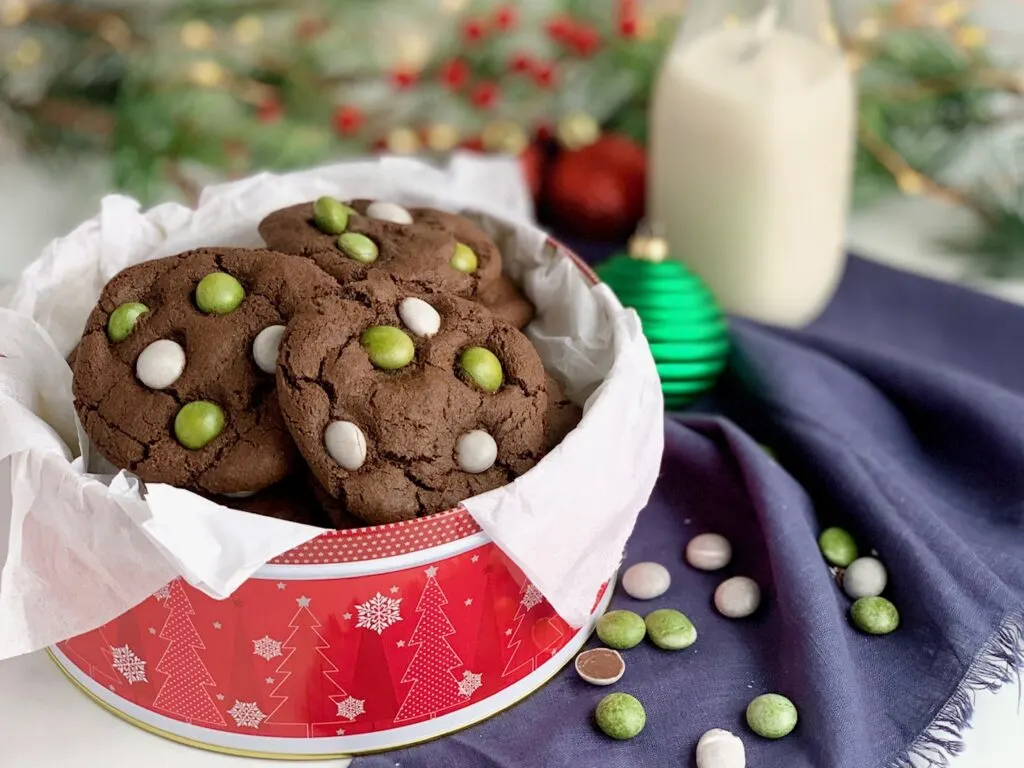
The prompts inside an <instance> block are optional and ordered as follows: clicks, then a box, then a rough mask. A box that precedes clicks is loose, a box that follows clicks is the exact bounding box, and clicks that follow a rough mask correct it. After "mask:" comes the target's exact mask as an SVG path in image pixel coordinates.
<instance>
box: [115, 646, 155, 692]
mask: <svg viewBox="0 0 1024 768" xmlns="http://www.w3.org/2000/svg"><path fill="white" fill-rule="evenodd" d="M110 653H111V654H112V655H113V657H114V661H113V663H112V664H111V666H113V667H114V669H116V670H117V671H118V672H120V673H121V674H122V675H124V679H125V680H127V681H128V684H129V685H133V684H134V683H148V682H149V680H147V679H146V662H145V661H143V660H142V659H140V658H139V657H138V656H136V655H135V651H133V650H132V649H131V648H129V647H128V646H127V645H122V646H121V647H119V648H115V647H114V646H111V647H110Z"/></svg>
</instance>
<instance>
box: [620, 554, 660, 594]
mask: <svg viewBox="0 0 1024 768" xmlns="http://www.w3.org/2000/svg"><path fill="white" fill-rule="evenodd" d="M671 583H672V577H671V576H670V575H669V572H668V569H667V568H666V567H665V566H663V565H661V564H660V563H637V564H636V565H631V566H630V567H629V568H627V569H626V572H625V573H624V574H622V588H623V589H624V590H626V594H627V595H629V596H630V597H633V598H636V599H637V600H653V599H654V598H656V597H660V596H661V595H663V594H665V592H667V591H668V586H669V584H671Z"/></svg>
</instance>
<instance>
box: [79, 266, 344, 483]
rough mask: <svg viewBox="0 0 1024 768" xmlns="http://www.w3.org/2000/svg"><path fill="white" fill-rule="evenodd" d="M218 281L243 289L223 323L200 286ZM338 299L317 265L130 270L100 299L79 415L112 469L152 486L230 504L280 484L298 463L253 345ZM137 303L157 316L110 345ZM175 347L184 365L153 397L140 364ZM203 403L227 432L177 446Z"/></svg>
mask: <svg viewBox="0 0 1024 768" xmlns="http://www.w3.org/2000/svg"><path fill="white" fill-rule="evenodd" d="M214 272H224V273H227V274H228V275H231V276H232V277H233V278H235V279H236V280H237V281H238V282H239V283H240V284H241V286H242V288H243V289H244V291H245V296H244V298H243V299H242V301H241V303H240V304H239V305H238V306H237V307H236V308H234V309H233V310H232V311H229V312H227V313H224V314H216V313H213V312H203V311H202V310H200V309H199V307H198V306H197V304H196V287H197V285H198V284H199V282H200V281H201V280H202V279H203V278H204V277H205V276H207V275H209V274H211V273H214ZM337 290H338V287H337V284H336V283H335V282H334V281H333V280H331V279H330V278H329V277H328V276H327V275H325V274H324V273H323V272H322V271H321V270H319V269H318V268H317V267H316V266H315V265H314V264H312V263H311V262H309V261H307V260H305V259H300V258H298V257H292V256H285V255H282V254H278V253H272V252H270V251H263V250H248V249H236V248H202V249H198V250H195V251H188V252H186V253H183V254H180V255H178V256H170V257H167V258H162V259H157V260H154V261H149V262H145V263H142V264H138V265H135V266H132V267H129V268H128V269H125V270H124V271H122V272H121V273H119V274H118V275H117V276H116V277H114V278H113V279H112V280H111V281H110V282H109V283H108V284H107V285H106V287H105V288H104V289H103V292H102V294H101V296H100V299H99V302H98V304H97V306H96V307H95V309H94V310H93V312H92V314H91V315H90V317H89V320H88V323H87V324H86V329H85V334H84V336H83V338H82V341H81V344H80V345H79V347H78V350H77V352H76V354H75V361H74V371H75V375H74V395H75V408H76V410H77V411H78V415H79V418H80V419H81V421H82V425H83V427H84V429H85V431H86V433H87V434H88V435H89V437H90V439H91V440H92V442H93V443H94V444H95V446H96V449H97V450H98V451H99V452H100V453H101V454H102V455H103V456H104V457H106V458H107V459H108V460H109V461H110V462H111V463H113V464H114V465H115V466H118V467H121V468H123V469H127V470H130V471H132V472H134V473H135V474H136V475H138V476H139V477H140V478H141V479H142V480H144V481H146V482H153V483H169V484H171V485H176V486H179V487H184V488H190V489H193V490H197V491H201V492H206V493H214V494H228V493H240V492H251V491H258V490H260V489H262V488H265V487H268V486H270V485H272V484H274V483H276V482H278V481H280V480H282V479H284V478H285V477H287V476H288V475H290V474H291V473H292V472H293V470H294V469H295V468H296V467H298V466H300V464H301V461H300V459H299V456H298V453H297V451H296V448H295V445H294V443H293V441H292V439H291V436H290V435H289V434H288V431H287V429H286V427H285V425H284V421H283V420H282V418H281V413H280V409H279V407H278V402H277V396H276V388H275V387H276V380H275V376H274V374H273V372H270V373H267V372H265V371H264V370H263V369H261V367H260V366H259V365H258V364H257V362H256V360H255V359H254V356H253V341H254V340H255V338H256V336H257V335H258V334H259V333H260V332H261V331H263V330H264V329H266V328H268V327H269V326H274V325H285V324H286V323H287V322H288V321H289V320H290V319H291V317H292V316H293V315H295V314H296V313H297V312H298V311H299V310H300V309H301V308H302V307H303V306H304V305H305V304H306V302H307V301H309V300H311V299H312V298H314V297H317V296H322V295H325V294H327V293H330V292H336V291H337ZM134 302H138V303H141V304H144V305H145V306H146V307H148V310H149V311H147V312H144V313H143V314H141V315H140V316H139V317H138V319H137V320H136V322H135V324H134V328H133V330H132V331H131V332H130V333H129V334H128V335H127V337H126V338H124V339H123V340H122V341H117V342H115V341H112V340H111V338H110V336H109V335H108V322H109V321H110V317H111V315H112V313H114V311H115V310H116V309H117V308H118V307H121V306H122V305H125V304H131V303H134ZM168 341H169V342H174V343H175V344H177V345H178V347H180V349H181V350H182V351H183V352H184V367H183V369H181V371H180V374H179V375H178V376H177V377H176V378H175V379H174V380H173V382H172V383H170V384H169V385H167V386H164V387H163V388H160V389H155V388H152V385H150V386H147V385H146V384H144V383H143V382H142V381H141V380H140V378H139V377H138V375H137V366H138V365H139V362H138V361H139V357H140V355H141V354H142V353H143V351H144V350H147V349H150V348H151V346H152V345H153V344H154V342H164V343H166V342H168ZM172 346H173V345H172ZM144 378H145V377H144ZM196 401H206V402H209V403H213V404H216V405H217V406H218V407H219V408H220V410H221V411H222V413H223V426H222V427H221V428H220V429H219V431H218V433H217V434H215V436H213V437H212V439H210V440H209V441H208V442H207V443H206V444H205V445H203V446H202V447H200V448H198V449H190V448H187V447H185V445H183V444H182V442H179V440H178V439H177V438H176V433H175V420H176V416H177V415H178V412H179V411H180V410H181V409H182V408H183V407H184V406H185V405H186V404H189V403H193V402H196Z"/></svg>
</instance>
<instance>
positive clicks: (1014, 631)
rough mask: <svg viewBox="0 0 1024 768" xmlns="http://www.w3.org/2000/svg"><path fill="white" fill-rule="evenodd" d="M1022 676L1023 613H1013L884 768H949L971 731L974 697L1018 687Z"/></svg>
mask: <svg viewBox="0 0 1024 768" xmlns="http://www.w3.org/2000/svg"><path fill="white" fill-rule="evenodd" d="M1022 672H1024V609H1017V610H1013V611H1011V612H1009V613H1007V614H1006V615H1005V616H1004V617H1003V620H1002V621H1001V622H1000V623H999V627H998V628H997V629H996V631H995V632H994V633H993V634H992V635H991V636H990V637H989V639H988V640H987V641H986V642H985V645H983V646H982V647H981V650H979V651H978V653H977V654H976V655H975V657H974V660H973V661H972V662H971V665H970V666H969V667H968V668H967V672H966V674H964V676H963V678H961V680H960V682H959V684H958V685H957V687H956V690H955V691H953V695H952V696H950V697H949V698H948V699H947V700H946V703H945V704H943V705H942V707H940V708H939V711H938V713H936V715H935V717H933V718H932V721H931V722H930V723H929V724H928V727H927V728H925V729H924V731H922V732H921V734H920V735H919V736H918V737H917V738H916V739H914V741H913V742H911V744H910V746H909V747H907V748H906V749H905V750H903V752H901V753H900V754H899V755H897V756H896V757H895V758H894V759H893V760H892V761H891V762H890V763H889V764H888V766H887V768H922V767H923V766H935V767H936V768H949V766H950V761H951V760H952V759H953V758H954V757H956V756H957V755H959V754H960V753H962V752H963V751H964V732H965V731H967V730H969V729H970V727H971V720H972V719H973V717H974V705H975V703H976V700H977V697H978V693H979V692H981V691H988V692H990V693H995V692H996V691H998V690H999V689H1001V688H1002V687H1003V686H1004V685H1006V684H1007V683H1010V682H1013V681H1014V680H1016V681H1017V685H1018V686H1020V685H1021V673H1022Z"/></svg>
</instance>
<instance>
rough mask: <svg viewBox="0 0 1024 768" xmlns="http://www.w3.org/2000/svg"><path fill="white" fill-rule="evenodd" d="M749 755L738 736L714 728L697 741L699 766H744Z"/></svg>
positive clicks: (711, 767) (712, 767)
mask: <svg viewBox="0 0 1024 768" xmlns="http://www.w3.org/2000/svg"><path fill="white" fill-rule="evenodd" d="M746 764H747V756H746V753H745V752H744V750H743V742H742V741H740V740H739V737H738V736H734V735H733V734H732V733H730V732H729V731H725V730H722V729H721V728H712V729H711V730H710V731H708V732H707V733H705V734H704V735H703V736H701V737H700V741H698V742H697V768H744V766H745V765H746Z"/></svg>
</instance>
